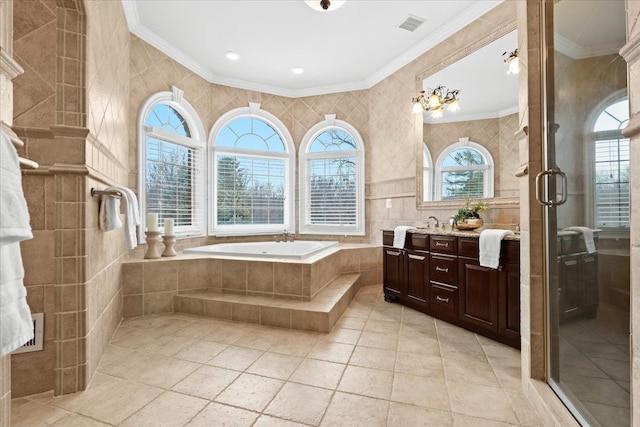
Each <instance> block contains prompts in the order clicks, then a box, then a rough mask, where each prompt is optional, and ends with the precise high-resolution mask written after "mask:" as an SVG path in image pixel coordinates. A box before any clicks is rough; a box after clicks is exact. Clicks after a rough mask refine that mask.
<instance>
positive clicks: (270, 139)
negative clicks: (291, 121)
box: [210, 103, 295, 235]
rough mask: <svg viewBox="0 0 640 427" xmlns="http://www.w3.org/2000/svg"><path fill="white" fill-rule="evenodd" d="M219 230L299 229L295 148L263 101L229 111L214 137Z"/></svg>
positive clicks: (215, 215) (215, 218) (213, 167)
mask: <svg viewBox="0 0 640 427" xmlns="http://www.w3.org/2000/svg"><path fill="white" fill-rule="evenodd" d="M210 146H211V152H212V155H211V158H210V161H211V170H212V174H211V182H213V188H212V197H211V199H212V202H213V203H212V212H213V215H212V216H211V230H212V231H213V233H214V234H218V235H223V234H236V235H237V234H256V233H273V232H279V233H281V232H282V231H283V230H284V229H289V230H294V228H295V221H294V215H293V209H294V194H295V192H294V191H295V185H294V180H293V177H294V176H295V169H294V167H295V161H294V158H295V148H294V145H293V140H292V138H291V135H290V134H289V132H288V131H287V129H286V127H285V126H284V125H283V124H282V123H281V122H280V121H279V120H278V119H277V118H276V117H275V116H273V115H272V114H270V113H268V112H266V111H264V110H261V109H260V105H259V104H254V103H250V104H249V107H245V108H237V109H235V110H232V111H229V112H228V113H226V114H224V115H223V116H222V117H221V118H220V119H219V120H218V121H217V122H216V124H215V125H214V127H213V129H212V131H211V137H210Z"/></svg>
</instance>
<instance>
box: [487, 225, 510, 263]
mask: <svg viewBox="0 0 640 427" xmlns="http://www.w3.org/2000/svg"><path fill="white" fill-rule="evenodd" d="M509 235H513V231H511V230H499V229H491V230H483V231H482V232H481V233H480V265H481V266H483V267H490V268H498V265H499V264H500V243H501V241H502V238H503V237H504V236H509Z"/></svg>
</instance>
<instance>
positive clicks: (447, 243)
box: [436, 242, 449, 248]
mask: <svg viewBox="0 0 640 427" xmlns="http://www.w3.org/2000/svg"><path fill="white" fill-rule="evenodd" d="M436 246H444V247H445V248H448V247H449V242H445V243H442V242H436Z"/></svg>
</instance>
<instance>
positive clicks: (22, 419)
mask: <svg viewBox="0 0 640 427" xmlns="http://www.w3.org/2000/svg"><path fill="white" fill-rule="evenodd" d="M68 415H70V414H69V412H67V411H65V410H63V409H59V408H53V407H51V406H49V405H43V404H40V403H37V402H33V401H31V400H28V399H13V400H12V401H11V425H12V426H14V427H32V426H35V425H38V424H40V425H49V424H53V423H54V422H56V421H58V420H59V419H62V418H65V417H67V416H68ZM7 427H8V426H7Z"/></svg>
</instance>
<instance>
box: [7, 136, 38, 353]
mask: <svg viewBox="0 0 640 427" xmlns="http://www.w3.org/2000/svg"><path fill="white" fill-rule="evenodd" d="M32 237H33V234H32V233H31V226H30V225H29V212H28V211H27V202H26V200H25V198H24V193H23V191H22V174H21V172H20V163H19V160H18V154H17V153H16V151H15V149H14V148H13V144H12V143H11V140H10V139H9V137H8V136H7V135H6V134H5V133H4V132H2V131H0V356H4V355H6V354H9V353H11V352H12V351H13V350H15V349H17V348H18V347H20V346H22V345H23V344H24V343H26V342H27V341H29V340H30V339H32V338H33V320H32V319H31V310H30V309H29V306H28V305H27V300H26V296H27V290H26V288H25V287H24V284H23V279H24V267H23V266H22V256H21V254H20V243H19V242H21V241H23V240H28V239H31V238H32Z"/></svg>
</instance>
